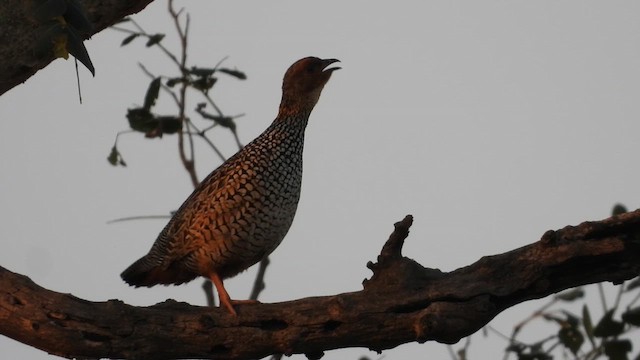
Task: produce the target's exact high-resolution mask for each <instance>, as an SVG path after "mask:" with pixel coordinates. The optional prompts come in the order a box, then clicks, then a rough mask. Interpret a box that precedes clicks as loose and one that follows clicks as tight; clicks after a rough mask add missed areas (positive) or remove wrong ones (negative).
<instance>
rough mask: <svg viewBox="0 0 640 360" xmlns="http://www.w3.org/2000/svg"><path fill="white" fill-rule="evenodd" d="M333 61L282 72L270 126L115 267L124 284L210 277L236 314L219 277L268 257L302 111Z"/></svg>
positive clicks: (292, 195)
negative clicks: (143, 249) (146, 244)
mask: <svg viewBox="0 0 640 360" xmlns="http://www.w3.org/2000/svg"><path fill="white" fill-rule="evenodd" d="M335 62H338V60H336V59H319V58H317V57H306V58H303V59H300V60H298V61H296V62H295V63H294V64H293V65H291V67H289V69H288V70H287V72H286V73H285V75H284V80H283V82H282V101H281V103H280V108H279V111H278V115H277V117H276V118H275V120H274V121H273V122H272V123H271V125H270V126H269V127H268V128H267V129H266V130H265V131H264V132H263V133H262V134H261V135H260V136H258V137H257V138H256V139H254V140H253V141H252V142H250V143H249V144H247V145H246V146H245V147H244V148H243V149H242V150H240V151H239V152H237V153H236V154H235V155H233V156H232V157H231V158H229V159H228V160H227V161H226V162H224V163H223V164H222V165H221V166H220V167H218V168H217V169H215V170H214V171H213V172H212V173H211V174H209V175H208V176H207V177H206V178H205V179H204V180H203V181H202V182H201V183H200V184H199V185H198V186H197V187H196V189H195V190H194V191H193V193H191V195H190V196H189V197H188V198H187V200H185V202H184V203H183V204H182V206H180V208H179V209H178V211H177V212H176V213H175V214H174V215H173V217H172V218H171V220H170V221H169V223H168V224H167V225H166V226H165V227H164V229H163V230H162V232H160V235H159V236H158V238H157V240H156V241H155V243H154V244H153V246H152V247H151V250H149V253H148V254H146V255H145V256H143V257H142V258H140V259H139V260H138V261H136V262H134V263H133V264H132V265H131V266H129V267H128V268H127V269H126V270H125V271H124V272H122V274H121V277H122V279H123V280H124V281H125V282H127V283H128V284H130V285H133V286H136V287H139V286H148V287H150V286H154V285H157V284H164V285H168V284H176V285H177V284H182V283H186V282H189V281H191V280H193V279H195V278H196V277H198V276H203V277H205V278H208V279H210V280H211V282H213V284H214V285H215V287H216V290H217V292H218V295H219V298H220V305H221V306H224V307H225V308H226V309H227V310H228V311H229V312H230V313H231V314H233V315H236V310H235V309H234V306H233V305H234V304H238V303H244V302H250V300H232V299H231V298H230V297H229V294H228V293H227V291H226V290H225V288H224V284H223V280H224V279H227V278H230V277H233V276H235V275H237V274H238V273H240V272H242V271H244V270H246V269H247V268H249V267H250V266H252V265H254V264H255V263H257V262H259V261H260V260H262V259H263V258H265V257H266V256H268V255H269V254H270V253H271V252H272V251H273V250H275V248H276V247H277V246H278V245H279V244H280V243H281V242H282V239H283V238H284V237H285V235H286V234H287V232H288V231H289V228H290V227H291V224H292V222H293V218H294V216H295V214H296V209H297V207H298V201H299V199H300V188H301V184H302V149H303V146H304V133H305V129H306V126H307V122H308V120H309V115H310V114H311V111H312V110H313V108H314V106H315V105H316V103H317V102H318V99H319V98H320V93H321V92H322V89H323V87H324V86H325V84H326V83H327V81H329V78H330V77H331V74H332V73H333V71H335V70H337V69H340V68H339V67H329V66H330V65H331V64H333V63H335Z"/></svg>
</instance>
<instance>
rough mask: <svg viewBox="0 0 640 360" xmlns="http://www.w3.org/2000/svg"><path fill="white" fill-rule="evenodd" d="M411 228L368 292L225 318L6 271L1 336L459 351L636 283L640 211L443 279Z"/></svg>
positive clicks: (158, 344) (164, 352) (169, 345)
mask: <svg viewBox="0 0 640 360" xmlns="http://www.w3.org/2000/svg"><path fill="white" fill-rule="evenodd" d="M411 220H412V219H411V217H410V216H407V217H406V218H405V219H404V220H403V221H401V222H399V223H396V229H395V231H394V232H393V234H391V236H390V238H389V240H388V241H387V243H386V244H385V246H384V247H383V250H382V252H381V254H380V256H379V257H378V262H377V263H369V264H368V267H369V268H370V269H372V270H373V276H372V277H371V279H369V280H365V281H364V282H363V285H364V289H363V290H360V291H357V292H352V293H344V294H339V295H335V296H325V297H313V298H306V299H300V300H295V301H288V302H283V303H277V304H259V305H239V306H237V311H238V314H239V316H238V317H233V316H230V315H229V314H228V313H227V312H226V311H225V310H224V309H218V308H215V309H212V308H207V307H198V306H192V305H189V304H185V303H178V302H175V301H173V300H167V301H165V302H163V303H160V304H157V305H154V306H150V307H133V306H130V305H127V304H124V303H123V302H121V301H118V300H109V301H107V302H89V301H86V300H82V299H78V298H76V297H74V296H72V295H68V294H61V293H57V292H53V291H50V290H46V289H43V288H41V287H40V286H38V285H36V284H35V283H33V282H32V281H31V280H29V279H28V278H27V277H25V276H22V275H18V274H14V273H12V272H10V271H8V270H6V269H3V268H0V289H1V290H0V333H2V334H4V335H7V336H9V337H11V338H14V339H16V340H18V341H20V342H23V343H25V344H28V345H31V346H34V347H37V348H40V349H42V350H44V351H48V352H50V353H53V354H56V355H60V356H66V357H80V358H104V357H107V358H157V359H169V358H207V359H253V358H262V357H265V356H267V355H269V354H277V353H283V354H287V355H289V354H294V353H304V354H306V355H307V356H308V357H309V358H312V359H317V358H320V357H321V356H322V354H323V352H324V351H326V350H330V349H336V348H344V347H367V348H370V349H372V350H376V351H381V350H383V349H388V348H392V347H395V346H397V345H400V344H403V343H407V342H413V341H418V342H425V341H429V340H435V341H438V342H443V343H453V342H456V341H458V340H459V339H461V338H462V337H464V336H467V335H470V334H472V333H474V332H475V331H476V330H478V329H480V328H481V327H482V326H484V325H485V324H487V323H488V322H489V321H490V320H491V319H493V317H495V316H496V315H497V314H498V313H500V312H501V311H503V310H505V309H506V308H508V307H511V306H513V305H515V304H518V303H520V302H523V301H526V300H530V299H536V298H541V297H544V296H547V295H550V294H553V293H555V292H558V291H561V290H564V289H567V288H571V287H575V286H580V285H585V284H589V283H597V282H602V281H611V282H614V283H618V282H621V281H624V280H627V279H631V278H633V277H635V276H637V275H638V274H639V273H640V262H639V261H638V258H640V210H636V211H635V212H631V213H627V214H622V215H619V216H614V217H611V218H609V219H605V220H602V221H597V222H585V223H583V224H580V225H578V226H567V227H565V228H563V229H561V230H557V231H548V232H547V233H545V234H544V236H543V237H542V239H541V240H540V241H538V242H536V243H533V244H530V245H527V246H524V247H522V248H519V249H515V250H512V251H510V252H507V253H504V254H500V255H494V256H487V257H483V258H481V259H480V260H479V261H477V262H476V263H474V264H472V265H469V266H466V267H463V268H460V269H457V270H455V271H452V272H448V273H443V272H441V271H439V270H436V269H429V268H424V267H422V266H421V265H420V264H418V263H417V262H415V261H413V260H411V259H409V258H406V257H403V256H402V255H401V249H402V244H403V242H404V240H405V238H406V237H407V235H408V230H409V226H410V225H411Z"/></svg>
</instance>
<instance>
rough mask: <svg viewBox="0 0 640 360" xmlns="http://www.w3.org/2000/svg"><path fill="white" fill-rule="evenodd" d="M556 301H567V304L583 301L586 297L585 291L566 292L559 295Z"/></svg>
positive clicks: (573, 290) (578, 289) (580, 289)
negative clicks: (578, 300)
mask: <svg viewBox="0 0 640 360" xmlns="http://www.w3.org/2000/svg"><path fill="white" fill-rule="evenodd" d="M555 297H556V299H558V300H562V301H566V302H571V301H575V300H577V299H581V298H583V297H584V291H583V290H582V288H575V289H572V290H569V291H565V292H563V293H561V294H558V295H556V296H555Z"/></svg>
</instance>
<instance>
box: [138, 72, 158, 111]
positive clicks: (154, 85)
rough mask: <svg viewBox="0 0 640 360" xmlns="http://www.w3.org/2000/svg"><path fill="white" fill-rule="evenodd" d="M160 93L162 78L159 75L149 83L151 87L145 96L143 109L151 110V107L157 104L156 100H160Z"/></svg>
mask: <svg viewBox="0 0 640 360" xmlns="http://www.w3.org/2000/svg"><path fill="white" fill-rule="evenodd" d="M159 95H160V78H159V77H157V78H155V79H153V80H152V81H151V83H150V84H149V88H147V93H146V94H145V96H144V106H143V107H142V108H143V109H146V110H151V107H153V105H155V104H156V100H158V96H159Z"/></svg>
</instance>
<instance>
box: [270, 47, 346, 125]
mask: <svg viewBox="0 0 640 360" xmlns="http://www.w3.org/2000/svg"><path fill="white" fill-rule="evenodd" d="M338 61H339V60H337V59H319V58H317V57H313V56H310V57H306V58H304V59H300V60H298V61H296V62H295V63H293V65H291V66H290V67H289V69H288V70H287V72H286V73H285V74H284V80H283V81H282V103H281V104H280V112H281V114H282V115H284V114H283V112H285V113H295V112H300V111H306V112H311V110H312V109H313V107H314V106H315V105H316V103H317V102H318V99H319V98H320V93H321V92H322V88H323V87H324V85H325V84H326V83H327V81H329V78H330V77H331V74H332V73H333V72H334V71H335V70H338V69H340V68H339V67H330V68H329V67H328V66H329V65H331V64H333V63H336V62H338Z"/></svg>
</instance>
